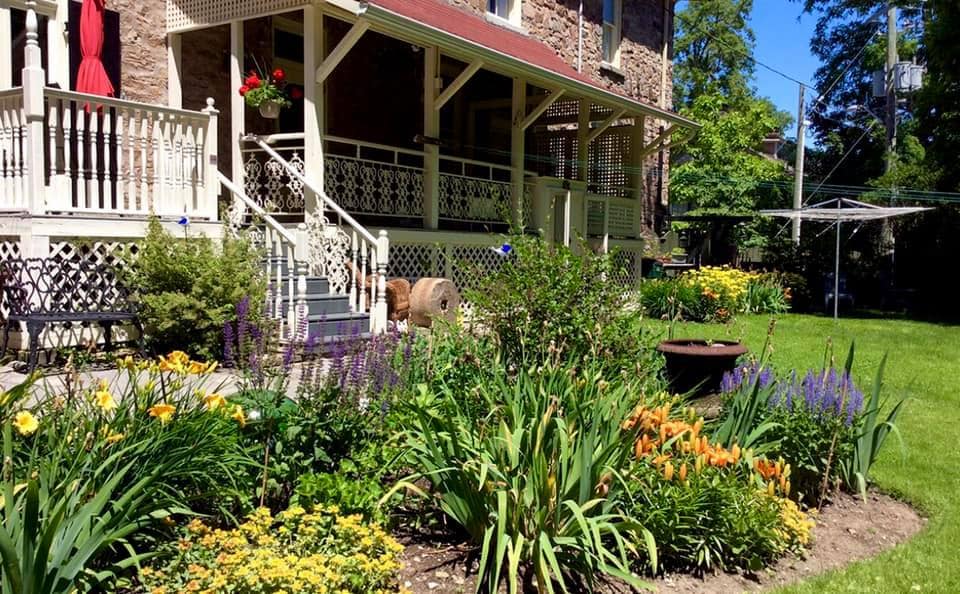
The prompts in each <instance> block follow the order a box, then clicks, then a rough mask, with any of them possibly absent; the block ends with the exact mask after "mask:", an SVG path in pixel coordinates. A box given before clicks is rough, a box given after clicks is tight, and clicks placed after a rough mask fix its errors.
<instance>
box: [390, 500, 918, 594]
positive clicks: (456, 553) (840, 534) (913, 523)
mask: <svg viewBox="0 0 960 594" xmlns="http://www.w3.org/2000/svg"><path fill="white" fill-rule="evenodd" d="M815 520H816V523H817V525H816V528H815V529H814V532H813V536H814V542H813V544H812V545H811V547H810V550H809V551H808V552H807V555H806V557H804V558H796V557H790V558H784V559H781V560H780V561H779V562H778V563H776V564H775V565H774V566H772V567H770V568H768V569H765V570H763V571H761V572H759V573H755V574H753V573H719V574H715V575H707V576H704V577H695V576H692V575H688V574H668V575H665V576H660V577H657V578H654V579H652V580H651V582H652V584H653V585H654V586H655V587H656V589H657V591H658V592H670V593H672V592H677V593H692V592H697V593H712V594H728V593H729V594H734V593H739V592H758V591H765V590H771V589H774V588H776V587H779V586H783V585H786V584H790V583H793V582H798V581H802V580H806V579H809V578H811V577H813V576H816V575H819V574H822V573H825V572H827V571H830V570H832V569H837V568H840V567H843V566H845V565H848V564H850V563H853V562H855V561H859V560H862V559H868V558H870V557H874V556H876V555H878V554H880V553H881V552H883V551H885V550H887V549H890V548H893V547H894V546H896V545H898V544H900V543H902V542H904V541H906V540H907V539H909V538H910V537H911V536H913V535H914V534H916V533H917V532H919V531H920V530H922V529H923V527H924V525H925V523H926V520H925V519H924V518H922V517H921V516H920V515H919V514H918V513H917V512H916V511H915V510H914V509H913V508H912V507H910V506H909V505H907V504H905V503H903V502H901V501H898V500H896V499H894V498H892V497H889V496H887V495H884V494H881V493H876V492H872V493H870V495H869V496H868V501H867V503H864V501H863V499H861V498H858V497H854V496H851V495H847V494H838V495H836V496H835V497H834V499H833V501H832V502H831V503H830V505H828V506H826V507H824V509H823V511H822V512H821V513H820V514H819V515H818V516H816V518H815ZM404 544H405V545H406V546H407V549H406V551H405V552H404V558H403V561H404V569H403V570H402V572H401V577H400V583H401V584H403V585H404V586H406V587H407V588H408V589H409V590H410V591H412V592H413V593H414V594H441V593H442V594H447V593H449V594H467V593H471V592H473V591H474V589H475V585H476V573H475V571H476V560H475V559H474V558H472V557H471V556H470V553H471V548H470V547H469V546H466V545H463V544H444V545H436V544H431V543H427V542H419V541H418V540H417V539H415V538H411V539H407V541H406V542H404ZM501 590H504V591H505V589H504V588H501ZM601 590H602V591H603V592H608V593H618V594H619V593H622V592H629V588H627V587H624V586H623V585H617V584H609V585H605V586H603V587H602V589H601Z"/></svg>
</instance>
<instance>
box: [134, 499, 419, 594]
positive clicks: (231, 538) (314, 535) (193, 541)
mask: <svg viewBox="0 0 960 594" xmlns="http://www.w3.org/2000/svg"><path fill="white" fill-rule="evenodd" d="M176 548H177V550H178V555H177V556H176V557H177V558H176V559H174V560H173V561H171V562H170V563H169V564H168V565H166V566H164V567H161V568H145V569H144V570H143V572H142V574H141V576H142V578H143V581H144V585H145V586H146V587H147V591H148V592H151V593H152V594H173V593H174V592H197V593H198V594H214V593H220V592H245V593H249V594H261V593H264V594H265V593H267V592H269V593H272V594H279V593H281V592H285V593H288V594H294V593H298V594H321V593H324V594H360V593H364V594H367V593H370V594H387V593H399V592H404V590H403V589H402V588H398V586H397V585H396V579H395V575H396V572H397V571H398V570H399V569H400V561H399V556H400V553H402V552H403V547H402V546H401V545H400V544H399V543H397V541H396V540H394V539H393V538H392V537H390V536H389V535H388V534H387V533H386V532H385V531H384V530H383V529H382V528H380V527H379V526H377V525H372V524H364V523H363V522H362V520H361V517H360V516H359V515H350V516H341V515H340V513H339V509H338V508H336V507H335V506H331V507H327V508H317V509H314V510H313V511H309V512H308V511H307V510H305V509H304V508H302V507H299V506H294V507H291V508H290V509H288V510H287V511H284V512H281V513H280V514H277V516H276V517H273V516H272V515H271V514H270V511H269V510H267V509H259V510H257V511H256V512H254V513H253V514H251V515H250V516H249V517H248V518H247V520H246V521H245V522H244V523H243V524H241V525H240V526H239V527H237V528H236V529H234V530H219V529H212V528H209V527H207V526H206V525H205V524H203V522H201V521H199V520H193V521H191V522H190V523H189V524H188V525H187V528H186V532H185V535H184V536H183V538H182V539H181V540H180V541H179V542H178V543H177V545H176Z"/></svg>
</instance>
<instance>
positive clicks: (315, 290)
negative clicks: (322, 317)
mask: <svg viewBox="0 0 960 594" xmlns="http://www.w3.org/2000/svg"><path fill="white" fill-rule="evenodd" d="M289 280H290V277H288V276H283V277H281V279H280V287H281V291H283V294H284V295H286V291H287V286H288V284H287V283H288V281H289ZM273 285H274V283H273V282H271V283H270V288H271V289H272V288H273ZM293 289H294V291H296V289H297V279H296V278H294V279H293ZM329 292H330V282H329V281H328V280H327V279H326V277H323V276H308V277H307V294H308V295H322V294H325V293H329Z"/></svg>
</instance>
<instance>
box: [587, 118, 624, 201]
mask: <svg viewBox="0 0 960 594" xmlns="http://www.w3.org/2000/svg"><path fill="white" fill-rule="evenodd" d="M630 144H631V142H630V128H629V127H626V126H621V127H611V128H610V129H609V130H607V131H606V132H604V133H603V134H601V135H600V137H599V138H597V139H596V140H595V141H594V142H593V143H592V144H591V145H590V151H589V152H590V154H589V157H588V161H589V163H590V166H589V180H588V181H589V182H590V183H591V184H594V185H597V186H600V187H601V189H602V191H603V193H604V194H608V195H613V196H619V195H620V192H621V190H620V189H621V188H625V187H626V186H629V185H630V184H629V177H628V175H627V171H626V169H625V168H624V167H625V165H626V160H627V158H629V156H630Z"/></svg>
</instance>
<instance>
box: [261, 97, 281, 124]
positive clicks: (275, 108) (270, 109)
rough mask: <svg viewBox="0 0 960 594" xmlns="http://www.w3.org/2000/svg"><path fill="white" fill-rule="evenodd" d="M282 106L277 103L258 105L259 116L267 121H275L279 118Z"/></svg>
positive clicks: (266, 102) (270, 102) (269, 102)
mask: <svg viewBox="0 0 960 594" xmlns="http://www.w3.org/2000/svg"><path fill="white" fill-rule="evenodd" d="M281 109H283V104H281V103H280V102H279V101H264V102H263V103H261V104H260V115H261V116H263V117H265V118H266V119H268V120H275V119H277V118H279V117H280V110H281Z"/></svg>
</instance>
